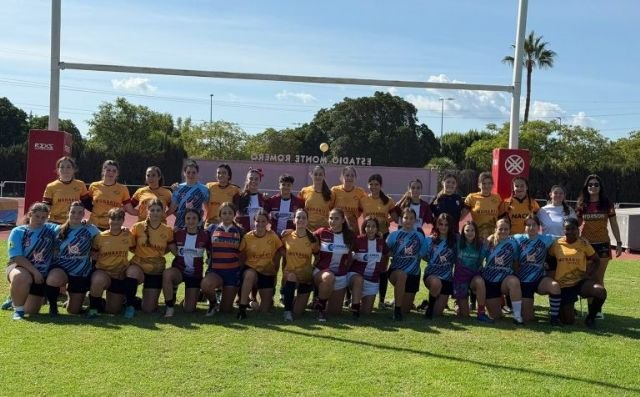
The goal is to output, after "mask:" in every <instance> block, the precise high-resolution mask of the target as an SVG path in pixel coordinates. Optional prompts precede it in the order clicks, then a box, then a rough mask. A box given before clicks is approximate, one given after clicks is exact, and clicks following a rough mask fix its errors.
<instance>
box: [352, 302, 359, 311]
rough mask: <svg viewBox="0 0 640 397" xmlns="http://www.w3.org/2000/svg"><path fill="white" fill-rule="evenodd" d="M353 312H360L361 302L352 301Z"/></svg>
mask: <svg viewBox="0 0 640 397" xmlns="http://www.w3.org/2000/svg"><path fill="white" fill-rule="evenodd" d="M351 312H352V313H354V314H356V313H357V314H360V304H359V303H352V304H351Z"/></svg>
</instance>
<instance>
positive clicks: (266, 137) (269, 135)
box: [245, 128, 304, 154]
mask: <svg viewBox="0 0 640 397" xmlns="http://www.w3.org/2000/svg"><path fill="white" fill-rule="evenodd" d="M303 142H304V134H303V133H302V131H300V130H299V129H294V128H287V129H284V130H280V131H278V130H276V129H274V128H267V129H266V130H264V131H263V132H261V133H259V134H256V135H253V136H249V138H248V140H247V144H246V146H245V151H246V152H247V153H249V154H251V153H278V154H297V153H300V150H301V148H302V144H303Z"/></svg>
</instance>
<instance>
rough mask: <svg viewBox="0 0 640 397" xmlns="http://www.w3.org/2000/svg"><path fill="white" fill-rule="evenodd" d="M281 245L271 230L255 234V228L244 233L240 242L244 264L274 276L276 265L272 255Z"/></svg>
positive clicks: (266, 274)
mask: <svg viewBox="0 0 640 397" xmlns="http://www.w3.org/2000/svg"><path fill="white" fill-rule="evenodd" d="M280 247H282V241H280V238H278V235H277V234H276V233H275V232H272V231H271V230H267V233H266V234H265V235H264V236H262V237H258V236H256V232H255V230H253V231H250V232H249V233H247V234H245V235H244V237H243V238H242V242H240V252H242V253H243V254H244V256H245V264H246V265H247V266H249V267H250V268H252V269H254V270H255V271H257V272H258V273H261V274H264V275H265V276H275V275H276V267H275V265H274V263H273V257H274V256H275V254H276V252H278V250H279V249H280Z"/></svg>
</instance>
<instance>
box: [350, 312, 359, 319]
mask: <svg viewBox="0 0 640 397" xmlns="http://www.w3.org/2000/svg"><path fill="white" fill-rule="evenodd" d="M351 317H353V319H354V320H358V319H359V318H360V311H359V310H351Z"/></svg>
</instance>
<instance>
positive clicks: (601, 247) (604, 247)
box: [591, 243, 611, 259]
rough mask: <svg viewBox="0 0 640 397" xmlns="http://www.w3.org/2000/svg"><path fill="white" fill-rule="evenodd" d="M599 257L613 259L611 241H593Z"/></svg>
mask: <svg viewBox="0 0 640 397" xmlns="http://www.w3.org/2000/svg"><path fill="white" fill-rule="evenodd" d="M591 246H592V247H593V250H594V251H595V252H596V255H598V257H599V258H603V259H611V245H610V244H609V243H591Z"/></svg>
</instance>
